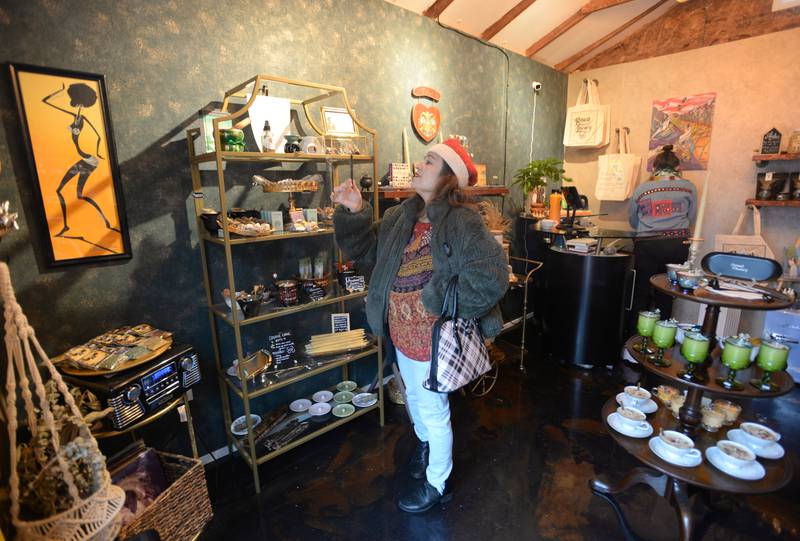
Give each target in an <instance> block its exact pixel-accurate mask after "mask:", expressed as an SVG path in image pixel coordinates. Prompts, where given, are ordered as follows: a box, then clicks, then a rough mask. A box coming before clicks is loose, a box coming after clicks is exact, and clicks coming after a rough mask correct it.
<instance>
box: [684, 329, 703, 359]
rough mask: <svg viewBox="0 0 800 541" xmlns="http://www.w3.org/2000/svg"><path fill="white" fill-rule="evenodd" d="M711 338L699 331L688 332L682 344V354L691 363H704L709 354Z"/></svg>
mask: <svg viewBox="0 0 800 541" xmlns="http://www.w3.org/2000/svg"><path fill="white" fill-rule="evenodd" d="M708 345H709V340H708V338H706V337H705V336H703V335H702V334H700V333H699V332H690V333H686V336H685V337H684V338H683V344H682V345H681V354H682V355H683V356H684V358H685V359H686V360H687V361H689V362H690V363H702V362H703V361H705V360H706V357H707V356H708Z"/></svg>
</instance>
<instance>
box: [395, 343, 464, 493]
mask: <svg viewBox="0 0 800 541" xmlns="http://www.w3.org/2000/svg"><path fill="white" fill-rule="evenodd" d="M395 352H396V353H397V365H398V367H399V368H400V375H401V376H403V382H404V383H405V386H406V402H407V405H408V410H409V411H410V412H411V421H412V422H413V423H414V432H416V434H417V437H418V438H419V440H420V441H426V442H428V445H430V455H429V458H428V469H427V470H426V471H425V476H426V477H427V479H428V483H430V484H431V486H433V487H434V488H435V489H436V490H438V491H439V493H442V492H444V482H445V481H447V478H448V477H450V472H451V471H452V470H453V428H452V426H451V425H450V402H449V400H448V398H447V394H446V393H434V392H432V391H429V390H428V389H426V388H424V387H423V386H422V382H423V381H424V380H425V375H426V374H427V373H428V365H429V363H426V362H420V361H415V360H413V359H409V358H408V357H406V356H405V355H403V353H402V352H401V351H400V350H398V349H396V348H395Z"/></svg>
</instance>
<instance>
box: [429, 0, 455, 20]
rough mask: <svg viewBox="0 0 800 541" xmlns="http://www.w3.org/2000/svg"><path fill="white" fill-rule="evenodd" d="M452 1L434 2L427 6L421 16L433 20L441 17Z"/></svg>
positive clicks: (440, 0)
mask: <svg viewBox="0 0 800 541" xmlns="http://www.w3.org/2000/svg"><path fill="white" fill-rule="evenodd" d="M453 1H454V0H436V2H434V3H433V4H431V5H430V6H428V9H426V10H425V11H423V12H422V14H423V15H425V16H426V17H430V18H431V19H435V18H437V17H438V16H439V15H441V14H442V12H443V11H444V10H446V9H447V7H448V6H449V5H450V4H452V3H453Z"/></svg>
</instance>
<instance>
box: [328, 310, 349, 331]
mask: <svg viewBox="0 0 800 541" xmlns="http://www.w3.org/2000/svg"><path fill="white" fill-rule="evenodd" d="M349 330H350V314H331V332H348V331H349Z"/></svg>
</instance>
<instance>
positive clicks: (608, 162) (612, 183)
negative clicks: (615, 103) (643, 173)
mask: <svg viewBox="0 0 800 541" xmlns="http://www.w3.org/2000/svg"><path fill="white" fill-rule="evenodd" d="M617 145H618V151H617V153H616V154H603V155H602V156H600V157H598V159H597V184H596V185H595V197H596V198H597V199H598V200H600V201H625V200H626V199H627V198H629V197H630V196H631V193H633V189H634V188H635V187H636V183H637V181H638V179H639V170H640V168H641V165H642V158H641V157H639V156H637V155H635V154H631V151H630V144H629V142H628V129H627V128H624V129H622V130H619V129H618V130H617Z"/></svg>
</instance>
